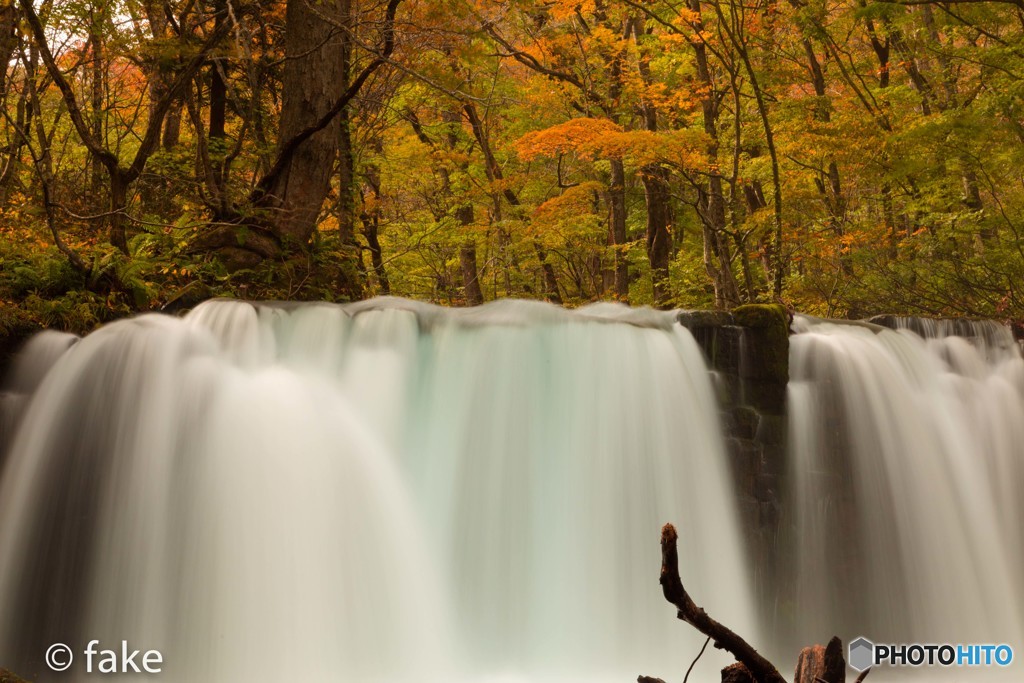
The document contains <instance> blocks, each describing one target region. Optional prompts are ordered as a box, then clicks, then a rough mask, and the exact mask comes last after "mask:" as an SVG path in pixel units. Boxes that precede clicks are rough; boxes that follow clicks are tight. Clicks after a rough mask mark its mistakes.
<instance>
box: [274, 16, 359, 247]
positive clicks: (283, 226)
mask: <svg viewBox="0 0 1024 683" xmlns="http://www.w3.org/2000/svg"><path fill="white" fill-rule="evenodd" d="M342 9H343V8H342V3H341V0H325V1H324V2H322V3H318V4H316V5H315V6H311V5H310V3H309V2H308V0H289V1H288V5H287V8H286V22H287V26H288V30H287V32H286V37H285V67H284V78H283V82H282V88H281V120H280V130H279V136H278V140H279V141H281V142H284V141H288V140H291V139H292V138H293V137H294V136H296V135H297V134H299V133H300V132H301V131H303V130H306V129H308V128H309V127H311V126H313V125H315V124H316V123H317V122H318V121H319V120H320V119H321V118H322V117H324V116H325V115H326V114H327V113H328V112H329V111H330V110H331V107H332V106H333V105H334V104H335V103H336V102H337V101H339V100H340V99H341V97H342V95H343V94H344V92H345V78H344V73H343V71H342V65H343V56H344V54H345V49H346V48H345V43H346V42H347V41H348V40H350V38H349V37H348V35H347V34H345V33H343V32H338V31H337V30H335V29H334V28H333V27H332V26H331V25H330V24H329V23H328V22H326V21H324V20H323V19H322V18H320V14H321V13H322V14H326V15H329V16H335V17H336V16H339V15H340V13H341V12H342ZM339 127H340V122H339V120H338V118H337V117H334V118H333V119H332V120H331V121H330V122H329V123H328V124H327V125H326V126H325V127H324V128H322V129H321V130H319V131H317V132H316V133H313V134H312V135H311V136H310V137H309V138H308V139H305V140H304V141H302V142H301V143H299V145H298V147H297V148H296V150H295V153H294V154H292V155H290V156H289V157H288V159H287V161H286V162H285V163H284V165H283V167H282V169H281V172H280V173H278V174H276V176H275V177H274V178H273V181H272V182H271V183H270V184H269V187H267V188H266V194H265V195H264V196H263V197H262V198H261V201H260V208H264V209H268V210H269V215H268V217H267V220H268V223H269V225H270V228H271V231H272V232H273V233H274V235H275V236H276V237H277V238H278V240H279V241H280V242H281V243H282V246H285V247H289V246H304V245H305V244H306V243H307V242H308V241H309V239H310V237H311V236H312V235H313V231H314V230H315V229H316V222H317V218H318V216H319V215H320V209H321V207H322V206H323V203H324V199H326V197H327V193H328V191H329V190H330V179H331V172H332V168H333V165H334V159H335V155H336V154H337V151H338V135H339V133H338V131H339Z"/></svg>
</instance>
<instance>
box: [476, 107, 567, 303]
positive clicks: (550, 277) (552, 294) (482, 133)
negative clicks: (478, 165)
mask: <svg viewBox="0 0 1024 683" xmlns="http://www.w3.org/2000/svg"><path fill="white" fill-rule="evenodd" d="M463 111H464V112H465V113H466V118H467V120H468V121H469V125H470V128H472V130H473V136H474V137H475V138H476V142H477V144H478V145H480V151H481V152H482V153H483V155H484V167H485V170H486V172H487V178H488V180H490V181H491V182H492V183H493V182H496V181H499V180H504V174H503V173H502V171H501V166H499V165H498V160H497V159H496V158H495V157H494V152H493V151H492V150H491V142H490V140H489V139H488V137H487V131H486V130H485V129H484V125H483V121H482V120H481V119H480V115H479V114H478V113H477V110H476V105H474V104H473V103H472V102H467V103H465V104H464V106H463ZM501 196H503V197H504V198H505V201H507V202H508V203H509V205H511V206H513V207H519V206H521V202H520V201H519V196H518V195H517V194H516V193H515V192H514V191H513V190H512V189H511V188H505V189H504V190H503V191H502V193H501ZM495 208H496V209H498V210H500V198H495ZM532 242H533V249H534V253H536V254H537V260H538V261H540V268H541V273H542V274H543V278H544V289H545V291H546V292H547V296H548V299H550V300H551V301H553V302H554V303H557V304H560V303H562V295H561V294H560V293H559V290H558V278H557V277H556V276H555V269H554V267H553V266H552V265H551V263H550V262H549V261H548V258H547V253H546V252H545V251H544V248H543V247H542V246H541V245H540V243H539V242H537V240H532Z"/></svg>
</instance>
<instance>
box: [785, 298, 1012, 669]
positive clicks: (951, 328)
mask: <svg viewBox="0 0 1024 683" xmlns="http://www.w3.org/2000/svg"><path fill="white" fill-rule="evenodd" d="M898 327H900V328H902V329H898V330H891V329H885V328H880V327H877V326H871V325H866V324H854V325H850V324H844V325H838V324H834V323H829V322H823V321H816V320H814V319H810V318H800V317H798V319H797V321H796V324H795V328H796V331H797V332H798V334H796V335H794V336H793V337H791V346H790V361H791V362H790V385H789V406H788V411H789V415H790V453H791V465H792V479H791V480H792V482H793V505H794V508H793V519H794V520H795V525H796V538H797V543H796V553H795V557H796V566H795V572H796V573H795V576H794V584H793V585H794V595H795V598H796V599H795V603H794V605H793V613H794V618H793V623H794V624H795V627H794V633H793V634H792V635H793V636H794V638H795V641H796V642H800V641H801V640H802V641H803V642H812V641H815V640H817V641H820V640H821V639H822V637H823V636H826V637H827V634H829V633H832V632H838V633H840V634H841V635H843V636H845V637H846V638H853V637H855V636H858V635H864V636H867V637H869V638H871V639H873V640H874V641H875V642H894V643H908V642H935V643H946V642H948V643H961V642H964V643H987V642H992V643H1009V644H1011V645H1013V646H1015V647H1018V648H1019V646H1020V645H1021V644H1024V575H1022V574H1021V567H1024V554H1022V552H1024V547H1022V531H1024V527H1022V524H1024V498H1022V497H1021V496H1020V490H1021V486H1022V484H1024V459H1022V458H1021V449H1022V448H1024V360H1022V358H1021V353H1020V349H1019V348H1018V347H1017V344H1016V342H1015V341H1014V340H1013V338H1012V335H1010V333H1009V331H1008V330H1006V329H1005V328H1003V327H1001V326H999V325H997V324H995V323H973V324H972V323H966V322H963V321H959V322H957V323H956V324H955V325H954V324H953V323H949V322H947V323H941V322H936V321H921V320H909V319H908V320H902V321H899V325H898ZM911 329H915V330H917V331H918V332H920V333H922V334H924V335H926V338H922V336H919V334H917V333H915V332H913V331H911ZM953 334H959V335H965V334H966V335H967V336H968V337H971V338H970V339H968V338H965V337H964V336H952V335H953ZM1018 667H1019V665H1017V666H1015V668H1014V669H1013V671H1014V672H1015V671H1018V670H1019V669H1018ZM978 673H979V671H977V670H975V671H972V672H971V673H970V677H971V678H972V679H973V678H974V677H975V676H977V675H978ZM993 673H994V672H993ZM1003 673H1006V672H1003ZM929 675H932V676H934V675H936V674H935V673H934V672H932V673H930V674H929ZM960 675H961V676H964V674H963V673H960ZM1013 675H1016V677H1017V679H1019V674H1013V673H1012V672H1011V676H1013Z"/></svg>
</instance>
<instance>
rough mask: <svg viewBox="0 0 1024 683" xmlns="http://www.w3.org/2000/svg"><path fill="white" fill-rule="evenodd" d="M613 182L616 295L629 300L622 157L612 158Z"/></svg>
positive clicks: (610, 231) (611, 232)
mask: <svg viewBox="0 0 1024 683" xmlns="http://www.w3.org/2000/svg"><path fill="white" fill-rule="evenodd" d="M611 171H612V175H611V182H609V183H608V204H609V206H610V207H611V218H610V221H609V225H608V244H609V246H611V248H612V257H613V262H614V264H615V265H614V268H615V276H614V286H615V296H616V298H617V299H618V300H619V301H623V302H628V301H629V262H628V261H627V259H626V168H625V165H624V164H623V163H622V160H621V159H612V160H611Z"/></svg>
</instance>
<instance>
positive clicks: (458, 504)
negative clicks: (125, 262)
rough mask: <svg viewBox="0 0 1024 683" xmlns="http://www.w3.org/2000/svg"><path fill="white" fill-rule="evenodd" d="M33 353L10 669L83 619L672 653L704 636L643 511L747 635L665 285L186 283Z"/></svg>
mask: <svg viewBox="0 0 1024 683" xmlns="http://www.w3.org/2000/svg"><path fill="white" fill-rule="evenodd" d="M64 344H65V346H64V348H67V347H68V345H67V343H66V340H64ZM58 356H59V357H58ZM33 358H35V362H36V365H37V366H38V365H46V364H49V363H52V368H51V369H50V370H49V372H45V374H44V373H42V372H39V371H36V373H35V374H34V375H33V377H36V379H35V380H34V381H33V383H29V384H32V386H26V387H22V388H21V391H23V392H28V393H30V400H29V401H28V404H27V407H25V409H24V412H23V414H21V415H20V417H19V418H18V427H17V430H16V432H15V434H14V436H13V437H12V438H13V440H12V442H11V444H10V447H9V449H8V455H7V459H6V463H5V469H4V470H3V473H2V479H0V665H2V666H8V667H10V668H12V669H14V670H16V671H19V673H21V674H22V675H27V676H34V675H40V676H41V677H42V678H44V679H46V680H50V679H52V678H54V677H55V676H54V674H51V673H50V672H48V671H47V670H46V669H45V668H43V664H42V663H41V659H42V655H43V653H44V651H45V648H46V647H47V645H49V644H50V643H54V642H62V643H67V644H69V645H71V646H72V647H73V649H75V650H76V651H78V653H79V656H81V650H82V648H83V647H84V646H85V644H86V643H87V642H88V641H89V640H91V639H94V638H95V639H99V640H100V641H101V643H104V644H107V643H109V644H111V645H117V644H120V642H121V640H128V641H129V642H130V644H131V647H132V648H133V649H135V648H138V649H158V650H160V651H161V652H162V653H163V656H164V660H165V665H164V672H163V673H162V674H161V676H162V677H163V678H164V680H170V681H183V682H184V681H226V682H230V681H239V682H242V681H246V682H248V681H254V680H297V681H309V682H311V683H318V682H321V681H372V680H381V681H411V680H416V681H457V680H473V681H478V680H494V679H506V678H507V679H509V680H513V679H514V680H528V681H545V680H558V681H565V680H571V679H577V680H588V681H591V680H619V681H621V680H634V679H635V677H636V675H637V674H639V673H647V674H652V675H659V676H663V677H665V678H675V679H679V678H680V677H681V675H682V672H683V671H685V668H686V666H687V664H688V663H689V661H690V659H692V657H693V656H694V654H695V653H696V651H697V650H698V649H699V647H700V645H701V642H702V639H701V638H700V637H699V636H698V635H697V634H695V633H692V631H691V629H689V628H688V627H686V626H685V625H682V624H681V623H680V622H678V621H677V620H676V619H675V615H674V611H673V609H672V608H671V607H670V606H669V605H667V604H665V602H664V600H663V598H662V597H661V594H660V587H659V586H658V581H657V576H658V568H659V562H660V556H659V550H658V533H659V529H660V525H661V524H662V523H664V522H666V521H673V522H676V523H677V525H678V527H679V530H680V536H681V541H680V547H681V559H682V571H683V574H684V577H685V580H686V582H687V585H688V586H690V588H691V591H692V592H693V593H694V596H695V598H697V599H698V601H699V602H701V603H702V604H703V605H704V606H706V607H707V608H708V610H709V611H710V612H711V613H712V614H714V615H716V616H719V617H720V618H721V619H722V620H723V621H725V622H726V623H728V624H730V625H731V626H733V627H735V628H736V629H737V630H738V631H740V632H742V633H744V634H746V635H748V637H750V638H751V639H752V640H753V641H754V642H755V644H757V643H759V637H758V635H757V628H756V623H755V622H756V620H755V615H754V608H753V605H752V603H751V598H750V592H749V588H748V581H747V575H746V569H745V566H744V560H743V553H742V549H741V542H740V535H739V532H738V527H737V522H736V514H735V511H734V509H733V507H734V495H733V494H732V491H731V488H732V487H731V484H730V482H729V477H728V471H727V463H726V461H725V455H724V451H723V445H722V437H721V434H720V430H719V426H718V421H717V416H716V411H717V408H716V406H715V401H714V399H713V397H712V395H711V388H710V385H709V379H708V375H707V370H706V368H705V366H704V363H703V361H702V359H701V355H700V351H699V350H698V348H697V346H696V344H695V343H694V341H693V339H692V338H691V337H690V335H689V333H688V332H687V331H685V330H684V329H682V328H681V327H679V326H678V325H677V324H675V323H674V321H673V319H672V317H671V314H667V313H664V314H663V313H655V312H651V311H633V310H629V309H626V308H625V307H619V306H607V305H601V306H594V307H588V308H587V309H583V310H581V311H578V312H567V311H563V310H561V309H557V308H554V307H551V306H547V305H543V304H536V303H525V302H502V303H496V304H489V305H487V306H484V307H481V308H478V309H474V310H472V311H446V310H443V309H439V308H436V307H432V306H425V305H420V304H412V303H410V302H403V301H398V300H374V301H371V302H366V303H362V304H357V305H351V306H344V307H338V306H327V305H289V306H271V305H258V306H254V305H250V304H246V303H238V302H226V301H213V302H208V303H206V304H203V305H202V306H200V307H198V308H197V309H196V310H195V311H193V312H192V313H191V314H189V315H188V316H187V317H186V318H185V319H174V318H168V317H161V316H153V315H149V316H142V317H140V318H137V319H134V320H129V321H123V322H118V323H114V324H112V325H109V326H107V327H105V328H103V329H101V330H99V331H97V332H95V333H93V334H91V335H89V336H87V337H85V338H84V339H82V340H81V341H79V342H78V343H77V344H75V345H74V346H72V347H70V350H68V351H66V352H64V353H63V354H50V355H48V356H46V357H45V358H44V357H43V355H36V356H33ZM40 376H42V379H41V380H40V379H38V378H39V377H40ZM34 383H38V386H34ZM705 660H707V661H702V663H701V666H700V668H699V669H698V671H697V672H696V676H697V677H699V679H703V680H716V679H717V677H718V674H717V669H718V668H719V667H720V666H721V665H722V664H723V663H724V662H726V661H727V660H726V658H724V657H720V656H719V657H718V658H717V659H716V658H715V657H714V656H711V657H709V656H707V655H706V656H705ZM702 672H703V673H702ZM67 676H68V678H70V679H74V680H80V679H84V678H85V676H84V675H83V669H82V668H81V665H80V664H79V665H76V666H75V667H73V668H72V669H71V670H70V671H69V674H68V675H67Z"/></svg>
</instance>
